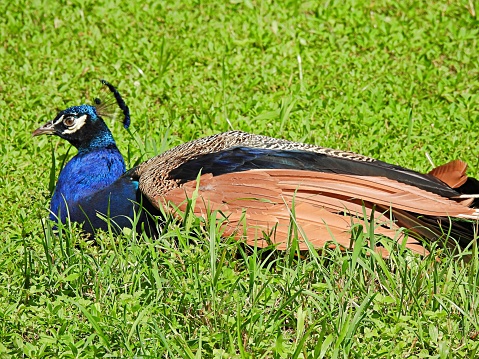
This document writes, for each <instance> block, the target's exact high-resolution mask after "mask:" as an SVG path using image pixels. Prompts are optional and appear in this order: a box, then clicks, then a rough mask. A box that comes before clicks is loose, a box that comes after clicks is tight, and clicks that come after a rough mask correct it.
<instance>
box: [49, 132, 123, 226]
mask: <svg viewBox="0 0 479 359" xmlns="http://www.w3.org/2000/svg"><path fill="white" fill-rule="evenodd" d="M123 173H125V161H124V159H123V156H122V155H121V153H120V151H119V150H118V148H117V147H116V145H115V142H114V140H113V138H112V139H111V141H93V142H91V143H90V145H89V146H85V147H79V148H78V154H77V155H76V156H74V157H73V158H72V159H71V160H70V161H69V162H68V163H67V164H66V165H65V167H64V168H63V170H62V171H61V172H60V175H59V177H58V182H57V185H56V188H55V192H54V194H53V197H52V201H51V204H50V210H51V212H52V216H53V217H52V216H51V217H52V219H53V218H54V216H56V215H57V214H58V213H60V218H61V221H62V222H64V220H65V216H66V213H67V209H66V206H65V203H66V204H67V205H68V206H69V207H70V206H72V205H75V204H76V203H79V202H81V201H83V200H84V199H85V198H88V197H89V196H92V195H93V194H94V193H96V192H98V191H100V190H102V189H104V188H106V187H108V186H110V185H111V184H112V183H114V182H115V181H116V180H117V179H118V178H119V177H120V176H121V175H122V174H123Z"/></svg>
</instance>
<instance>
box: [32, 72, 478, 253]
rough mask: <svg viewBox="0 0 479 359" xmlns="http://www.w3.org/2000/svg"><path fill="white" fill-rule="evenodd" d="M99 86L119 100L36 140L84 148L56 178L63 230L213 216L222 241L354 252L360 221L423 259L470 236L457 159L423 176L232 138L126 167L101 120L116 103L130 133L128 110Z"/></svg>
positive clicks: (49, 127)
mask: <svg viewBox="0 0 479 359" xmlns="http://www.w3.org/2000/svg"><path fill="white" fill-rule="evenodd" d="M102 83H103V84H104V85H105V86H106V88H108V90H109V91H110V92H111V94H112V95H113V96H114V100H113V101H112V102H110V103H108V102H102V101H100V100H99V99H95V101H94V104H93V105H87V104H83V105H80V106H73V107H69V108H67V109H65V110H63V111H60V112H59V113H58V114H57V116H56V117H55V118H54V119H53V120H52V121H49V122H47V123H46V124H45V125H44V126H41V127H39V128H38V129H36V130H35V131H34V132H33V136H38V135H42V134H49V135H56V136H59V137H61V138H62V139H65V140H66V141H68V142H69V143H70V144H72V145H73V146H74V147H75V148H76V149H77V150H78V153H77V154H76V155H75V156H74V157H73V158H72V159H71V160H70V161H69V162H68V163H67V164H66V165H65V167H64V168H63V169H62V170H61V172H60V174H59V177H58V181H57V184H56V188H55V191H54V193H53V196H52V199H51V202H50V219H51V220H52V221H54V222H56V223H58V222H61V223H66V221H67V220H68V219H69V220H70V221H73V222H78V223H83V230H84V231H85V232H86V233H89V234H91V235H93V236H94V235H95V232H96V231H97V230H98V229H102V230H107V229H108V228H109V226H110V228H111V224H112V223H113V224H114V227H115V228H117V229H118V230H121V229H122V228H125V227H126V228H131V227H132V223H137V230H143V231H146V232H147V234H148V235H155V234H157V231H158V228H157V227H158V226H156V225H155V223H157V221H155V220H154V219H155V218H160V222H161V218H162V216H164V214H165V213H168V212H170V213H172V214H173V216H178V213H180V212H181V211H186V210H192V211H193V212H194V214H195V215H196V216H199V217H208V216H209V218H210V217H211V216H213V217H216V218H217V220H218V221H219V223H220V225H221V228H222V231H223V235H224V236H233V237H235V238H236V239H238V240H242V241H244V242H246V243H247V244H249V245H254V246H258V247H265V246H268V245H271V244H274V245H275V246H276V248H278V249H280V250H283V249H286V248H288V245H289V243H290V242H291V237H292V233H293V232H294V233H295V236H296V238H297V239H298V242H297V243H298V246H299V249H301V250H306V249H308V248H311V247H314V248H318V249H320V248H323V247H324V246H339V247H340V248H344V249H347V248H350V247H351V246H352V241H351V236H352V229H353V228H361V226H362V225H364V223H365V218H367V219H368V220H370V221H372V225H373V226H374V232H375V233H376V234H378V235H381V236H385V237H389V238H391V239H393V240H397V241H400V242H401V243H403V244H405V246H406V247H407V248H409V249H411V250H412V251H414V252H417V253H421V254H427V250H426V249H425V247H424V246H423V243H424V242H434V241H438V240H445V241H446V242H447V241H449V242H451V244H452V243H454V240H456V241H459V243H461V245H463V246H465V245H467V244H468V243H470V242H471V240H473V239H474V238H475V223H476V222H475V221H474V220H477V219H479V212H478V210H477V209H476V208H475V198H476V197H477V196H476V195H475V194H476V193H479V184H478V182H477V180H475V179H474V178H469V177H467V175H466V174H465V173H466V168H467V165H466V164H465V163H464V162H462V161H460V160H455V161H452V162H449V163H447V164H445V165H443V166H440V167H437V168H435V169H434V170H433V171H431V172H430V173H428V174H421V173H418V172H416V171H413V170H409V169H406V168H403V167H400V166H396V165H393V164H389V163H386V162H382V161H379V160H376V159H374V158H370V157H367V156H363V155H360V154H356V153H352V152H347V151H341V150H335V149H330V148H324V147H320V146H314V145H310V144H304V143H298V142H292V141H288V140H283V139H277V138H272V137H267V136H262V135H255V134H251V133H246V132H241V131H228V132H224V133H219V134H216V135H213V136H209V137H204V138H200V139H197V140H194V141H191V142H187V143H184V144H182V145H180V146H177V147H174V148H172V149H170V150H168V151H166V152H164V153H162V154H160V155H158V156H156V157H153V158H151V159H149V160H147V161H146V162H144V163H142V164H140V165H138V166H136V167H134V168H132V169H130V170H128V171H126V168H125V161H124V159H123V156H122V155H121V153H120V151H119V150H118V147H117V145H116V143H115V140H114V138H113V135H112V133H111V131H110V130H109V128H108V126H107V125H106V123H105V122H104V119H103V118H104V117H106V116H109V115H110V113H111V109H112V105H113V106H115V107H118V108H119V109H120V110H121V112H122V114H123V125H124V127H125V128H128V126H129V124H130V112H129V108H128V106H127V105H126V104H125V102H124V100H123V99H122V97H121V95H120V94H119V92H118V90H117V89H116V88H115V87H114V86H113V85H111V84H110V83H108V82H107V81H104V80H102ZM191 199H194V201H192V200H191ZM192 203H193V205H192ZM135 216H136V217H135ZM105 217H108V218H109V219H110V220H109V221H107V220H105ZM134 219H135V220H134ZM358 225H359V226H358ZM292 228H294V230H292ZM401 228H405V229H406V231H404V230H403V231H401V230H400V229H401ZM446 244H447V243H446ZM382 254H383V255H385V256H387V251H386V250H385V249H383V250H382Z"/></svg>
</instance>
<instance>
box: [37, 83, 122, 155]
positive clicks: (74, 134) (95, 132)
mask: <svg viewBox="0 0 479 359" xmlns="http://www.w3.org/2000/svg"><path fill="white" fill-rule="evenodd" d="M101 82H102V83H103V84H104V85H106V86H107V87H108V89H109V90H110V91H111V93H112V94H113V95H114V97H115V98H114V100H113V101H107V102H102V101H101V100H99V99H95V105H93V106H92V105H81V106H72V107H69V108H67V109H66V110H63V111H60V112H59V113H58V114H57V116H56V117H55V118H54V119H53V120H52V121H49V122H47V123H46V124H45V125H43V126H41V127H39V128H37V129H36V130H35V131H34V132H33V136H39V135H44V134H47V135H56V136H59V137H61V138H63V139H65V140H67V141H68V142H70V143H71V144H72V145H74V146H75V147H77V148H80V147H82V145H88V144H89V143H91V142H92V141H94V140H95V139H96V138H98V137H111V133H110V130H109V129H108V127H107V125H106V124H105V122H104V121H103V118H102V117H103V116H110V115H111V114H112V113H114V108H113V107H117V106H118V107H119V108H120V109H121V111H122V112H123V115H124V120H123V126H124V127H125V128H128V126H129V125H130V110H129V108H128V106H127V105H126V104H125V102H124V101H123V99H122V97H121V95H120V94H119V93H118V91H117V90H116V88H115V87H113V86H112V85H111V84H110V83H108V82H106V81H105V80H101Z"/></svg>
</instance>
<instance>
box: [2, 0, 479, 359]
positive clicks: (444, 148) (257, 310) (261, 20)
mask: <svg viewBox="0 0 479 359" xmlns="http://www.w3.org/2000/svg"><path fill="white" fill-rule="evenodd" d="M0 10H1V13H2V17H1V19H0V39H1V45H0V65H1V70H2V76H0V109H1V111H0V117H1V120H0V131H1V136H2V140H1V142H0V156H1V163H2V165H1V166H0V173H1V176H0V184H1V186H0V187H1V188H2V192H3V195H2V197H1V198H0V211H1V213H2V221H1V223H0V235H1V246H0V357H2V358H3V357H5V358H8V357H13V358H18V357H29V358H43V357H68V358H69V357H95V356H97V357H133V356H135V355H136V356H137V357H145V358H148V357H151V358H158V357H166V358H230V357H238V358H363V357H364V358H383V357H384V358H406V357H407V358H426V357H430V358H476V357H478V356H479V336H478V334H479V308H478V306H479V300H478V298H479V293H478V292H479V258H478V255H477V253H476V252H475V251H474V252H473V253H472V260H471V261H470V262H469V263H464V262H463V261H461V260H460V257H461V255H462V254H459V255H453V254H451V253H448V252H442V251H440V250H437V249H435V248H432V251H433V255H432V256H431V257H429V258H426V259H422V258H420V257H416V256H411V255H409V254H407V253H404V252H401V251H400V250H399V249H398V250H396V251H394V252H393V255H392V257H391V258H390V259H389V260H383V259H381V258H379V257H377V256H376V255H375V254H374V252H371V251H370V250H369V249H368V248H366V247H358V249H357V250H356V251H355V252H353V253H348V254H341V253H339V252H337V251H333V250H327V251H326V252H325V253H323V254H322V255H318V254H317V253H314V252H312V253H309V255H306V256H305V257H297V256H295V254H294V251H293V252H291V253H286V254H282V253H277V252H274V251H260V250H257V249H249V248H245V247H243V246H242V245H239V244H237V243H236V242H234V241H232V240H224V239H221V238H219V237H220V236H219V234H218V228H217V227H216V226H215V225H214V223H207V224H206V226H203V227H202V226H200V225H199V223H198V221H197V220H194V219H192V220H190V221H188V225H187V226H179V225H176V224H174V223H172V224H171V225H170V227H169V228H168V231H167V232H166V233H165V235H164V236H162V237H161V238H159V239H158V240H156V241H152V240H150V239H148V238H145V237H136V238H134V237H133V238H132V236H131V234H130V235H129V234H125V235H124V236H121V237H114V236H111V235H108V234H104V235H102V236H101V237H100V239H99V243H98V245H96V246H95V245H92V244H91V243H84V241H83V240H82V238H81V232H80V231H78V230H77V229H71V228H66V229H65V230H64V231H63V232H62V234H61V235H60V236H58V237H55V236H51V235H49V233H50V232H49V231H48V229H47V230H45V231H44V229H43V224H42V218H45V217H46V216H47V206H48V202H49V197H50V190H51V187H52V185H51V184H50V177H51V175H50V168H52V156H53V157H54V159H55V163H56V165H55V166H56V167H55V168H56V170H57V171H58V169H59V167H60V164H61V163H62V162H63V161H65V160H66V159H67V157H68V158H69V157H70V156H72V154H73V153H74V152H75V151H74V150H73V149H71V150H70V151H69V150H68V147H69V146H68V145H67V144H66V143H65V142H63V141H61V140H59V139H57V138H47V137H44V138H41V137H40V138H35V139H32V138H31V132H32V131H33V130H34V129H35V128H36V127H38V126H39V125H41V124H43V123H45V122H46V121H48V120H50V119H52V118H53V117H54V116H55V114H56V112H57V111H58V110H61V109H63V108H65V107H67V106H71V105H77V104H80V103H84V102H89V103H91V102H92V100H93V98H94V97H95V96H96V95H97V94H98V93H99V91H100V83H99V82H98V81H97V80H98V79H100V78H105V79H107V80H108V81H110V82H111V83H113V84H114V85H116V86H117V87H118V88H119V90H120V92H121V93H122V95H123V96H124V98H125V100H126V102H127V103H128V105H129V106H130V108H131V110H132V127H131V131H130V133H128V132H127V131H124V130H123V128H122V126H121V124H120V123H118V122H117V123H112V122H110V123H109V124H110V126H111V128H112V131H113V133H114V135H115V137H116V139H117V143H118V145H119V147H120V149H121V151H122V152H123V153H124V154H125V157H126V159H127V162H128V166H129V167H131V166H133V165H134V164H136V163H138V162H141V161H143V160H145V159H147V158H149V157H151V156H153V155H155V154H156V153H159V152H162V151H164V150H165V149H167V148H169V147H171V146H174V145H177V144H179V143H182V142H184V141H187V140H191V139H193V138H197V137H200V136H204V135H209V134H213V133H217V132H220V131H225V130H228V129H231V128H233V129H240V130H244V131H251V132H255V133H258V134H265V135H272V136H276V137H282V138H287V139H292V140H297V141H304V142H309V143H314V144H320V145H323V146H328V147H334V148H341V149H344V150H351V151H355V152H359V153H362V154H365V155H370V156H373V157H376V158H379V159H381V160H384V161H388V162H392V163H395V164H399V165H403V166H406V167H409V168H413V169H416V170H419V171H428V170H430V169H431V165H430V164H429V162H428V161H427V159H426V156H425V153H426V152H427V153H429V154H430V155H431V157H432V159H433V161H434V162H435V163H436V164H442V163H445V162H447V161H449V160H452V159H456V158H461V159H463V160H465V161H466V162H468V163H469V164H470V170H469V173H470V174H471V175H473V176H478V175H479V157H478V156H477V154H478V149H477V145H476V142H477V137H478V133H479V131H478V128H477V126H478V125H479V118H478V116H479V110H478V105H479V95H478V89H479V61H478V60H479V44H478V40H477V39H478V38H479V30H478V29H479V21H478V20H479V15H478V13H479V3H478V1H477V0H462V1H429V2H421V1H411V0H407V1H385V0H378V1H359V0H356V1H355V0H345V1H334V0H332V1H324V2H319V1H318V2H313V1H311V2H299V1H283V2H267V1H264V2H262V1H250V0H244V1H241V0H235V1H229V2H227V1H226V2H219V1H211V2H203V1H199V0H198V1H193V0H190V1H176V2H174V1H170V2H154V1H148V0H146V1H138V2H137V1H130V2H119V1H102V0H100V1H90V0H85V1H83V0H74V1H61V2H53V1H38V0H33V1H28V2H27V1H20V0H18V1H12V2H3V3H2V4H1V5H0ZM57 174H58V173H55V176H56V175H57ZM360 239H361V238H360ZM472 250H475V249H474V248H472Z"/></svg>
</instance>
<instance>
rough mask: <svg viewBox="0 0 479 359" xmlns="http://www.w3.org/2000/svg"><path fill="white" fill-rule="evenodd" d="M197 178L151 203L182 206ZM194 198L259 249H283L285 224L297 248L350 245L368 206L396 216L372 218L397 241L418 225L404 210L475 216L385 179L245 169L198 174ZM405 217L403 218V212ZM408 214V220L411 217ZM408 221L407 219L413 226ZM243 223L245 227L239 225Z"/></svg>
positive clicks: (430, 233) (413, 245) (427, 233)
mask: <svg viewBox="0 0 479 359" xmlns="http://www.w3.org/2000/svg"><path fill="white" fill-rule="evenodd" d="M196 188H197V182H196V181H190V182H187V183H185V184H184V185H183V186H182V187H180V188H175V189H173V190H171V191H169V192H167V193H166V194H165V195H164V196H162V197H161V198H152V201H153V203H158V202H159V201H161V202H163V204H166V203H167V202H168V201H170V202H172V203H175V204H181V203H183V205H180V209H182V210H184V209H186V198H192V196H193V192H194V190H195V189H196ZM198 189H199V192H198V199H197V200H196V206H195V208H194V211H195V214H196V215H198V216H206V215H207V213H211V212H212V211H218V213H220V214H219V217H222V216H225V217H226V218H227V219H228V221H227V222H225V224H224V229H225V234H227V235H231V234H235V235H236V236H237V237H238V238H242V239H244V240H246V242H247V243H249V244H256V245H258V246H265V245H267V244H268V242H267V241H266V240H265V238H267V237H269V239H270V240H271V241H272V242H274V243H276V244H277V245H278V248H279V249H285V248H286V247H287V245H288V243H289V241H290V228H291V227H290V226H291V223H292V221H293V222H294V223H295V224H296V225H297V227H298V230H299V234H300V236H299V237H300V239H301V241H300V248H301V249H307V243H306V242H305V240H306V239H307V240H308V241H309V242H310V243H311V245H313V246H314V247H316V248H321V247H324V246H325V245H327V244H328V243H330V242H332V241H334V242H335V243H337V244H339V245H340V246H341V247H345V248H349V247H350V245H351V234H350V231H351V227H352V226H353V225H354V224H364V214H363V210H364V209H366V216H367V217H369V216H370V215H371V209H372V208H373V206H375V205H378V204H379V206H378V208H379V209H383V210H384V212H387V211H388V210H389V209H390V208H392V211H393V214H394V213H395V211H397V213H398V214H399V215H398V218H399V219H398V218H396V222H393V221H391V220H390V219H389V217H388V216H386V215H384V214H381V213H378V214H376V218H375V228H376V230H375V232H376V233H378V234H382V235H384V236H387V237H390V238H392V239H396V240H402V237H399V238H398V234H397V233H398V229H399V228H400V227H401V226H405V227H411V225H412V223H413V224H417V225H418V226H419V227H420V225H423V224H424V223H422V222H421V221H420V220H417V219H416V217H414V216H409V217H408V216H407V213H408V212H413V213H416V214H418V215H428V216H437V217H471V218H472V217H475V216H476V214H475V210H474V209H472V208H468V207H465V206H463V205H461V204H459V203H456V202H455V201H452V200H449V199H445V198H443V197H440V196H438V195H435V194H432V193H429V192H427V191H424V190H421V189H417V188H415V187H413V186H409V185H405V184H401V183H399V182H396V181H393V180H390V179H385V178H375V177H373V178H368V177H359V176H347V175H338V174H327V173H320V172H313V171H302V170H274V169H271V170H250V171H246V172H238V173H231V174H224V175H220V176H212V175H211V174H206V175H203V176H201V178H200V183H199V187H198ZM404 213H406V214H404ZM411 217H412V218H413V219H411ZM413 220H414V222H413ZM244 224H246V229H243V225H244ZM415 233H418V234H419V235H421V236H422V237H426V238H428V237H429V238H431V237H434V236H438V235H439V234H440V233H438V232H437V231H435V230H434V229H433V230H431V229H425V230H422V231H421V230H418V231H416V232H415ZM406 245H407V247H409V248H410V249H412V250H414V251H416V252H420V253H422V254H424V253H426V252H427V251H426V250H425V249H424V248H423V247H422V246H421V245H420V244H419V243H418V241H417V240H415V239H413V238H410V239H408V242H407V244H406Z"/></svg>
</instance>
